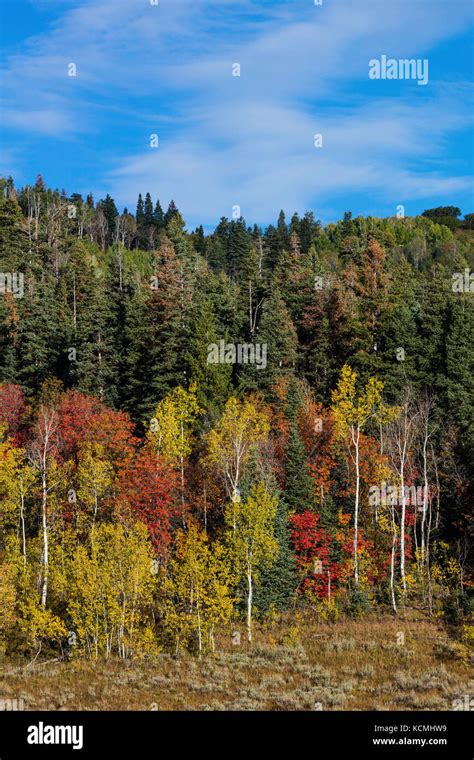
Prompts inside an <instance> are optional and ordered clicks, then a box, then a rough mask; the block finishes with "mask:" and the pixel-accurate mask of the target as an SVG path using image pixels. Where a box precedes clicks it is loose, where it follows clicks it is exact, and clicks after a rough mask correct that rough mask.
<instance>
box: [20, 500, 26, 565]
mask: <svg viewBox="0 0 474 760" xmlns="http://www.w3.org/2000/svg"><path fill="white" fill-rule="evenodd" d="M20 498H21V503H20V522H21V541H22V547H23V564H24V565H26V532H25V495H24V493H23V491H22V492H21V497H20Z"/></svg>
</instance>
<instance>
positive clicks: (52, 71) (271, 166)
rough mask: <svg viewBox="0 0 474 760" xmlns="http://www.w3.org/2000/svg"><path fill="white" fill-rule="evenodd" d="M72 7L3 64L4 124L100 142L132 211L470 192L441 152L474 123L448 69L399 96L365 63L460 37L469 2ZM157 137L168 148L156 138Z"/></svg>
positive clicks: (414, 53)
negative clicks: (318, 143)
mask: <svg viewBox="0 0 474 760" xmlns="http://www.w3.org/2000/svg"><path fill="white" fill-rule="evenodd" d="M34 1H35V2H37V3H41V4H44V3H45V2H46V0H34ZM49 2H51V4H52V5H53V6H54V3H53V2H52V0H49ZM63 8H64V5H63V4H61V6H58V15H57V16H56V17H55V20H54V21H53V23H52V24H51V25H50V26H49V28H48V29H47V30H43V32H42V33H41V34H39V35H38V36H36V37H34V38H30V39H29V40H28V41H27V43H26V44H25V47H24V49H23V50H22V52H21V53H19V54H18V55H16V56H14V57H12V58H10V59H9V60H7V61H6V63H5V65H4V70H3V81H4V88H3V92H4V94H3V107H4V120H5V123H6V124H7V126H10V127H15V128H16V129H17V130H25V131H30V132H31V131H32V132H33V133H37V134H39V135H43V136H46V135H49V136H52V137H54V138H55V139H66V140H67V139H69V140H70V139H73V138H74V139H75V140H76V143H77V141H78V140H81V139H87V140H88V146H89V148H88V149H89V150H90V144H91V140H96V142H97V162H96V171H97V175H96V178H95V182H94V185H95V188H96V189H97V190H98V191H102V190H104V192H105V191H109V190H112V191H113V192H114V193H115V195H116V198H117V200H118V201H119V202H121V203H122V204H124V205H128V206H130V204H131V203H132V202H133V200H134V198H135V197H136V194H137V193H138V192H139V191H140V192H144V191H146V190H150V191H151V192H152V193H153V194H154V195H155V196H157V195H159V196H160V197H161V198H162V199H164V200H170V199H171V198H174V199H175V200H176V202H177V203H178V205H179V206H180V207H181V208H182V209H183V211H184V213H185V215H186V216H187V217H188V219H190V221H191V222H193V221H197V220H204V221H209V222H212V221H215V219H216V218H218V217H219V216H220V215H222V214H226V215H229V214H230V212H231V208H232V206H234V205H239V206H240V207H241V210H242V213H243V214H244V215H245V216H247V217H248V218H249V220H250V219H251V220H257V221H260V222H266V221H268V220H269V219H271V218H273V217H274V216H275V212H276V210H278V209H279V208H281V207H285V208H287V209H291V210H293V209H296V210H299V211H303V210H304V209H305V208H307V207H309V206H311V205H312V204H315V203H317V204H318V207H319V208H325V207H327V208H330V207H331V205H332V204H333V202H334V198H335V197H336V196H340V195H341V194H342V193H344V192H349V191H354V190H357V189H362V190H365V191H369V192H373V193H375V194H377V195H378V197H380V198H382V199H383V201H384V203H386V204H391V203H394V204H395V203H404V202H409V201H410V200H413V199H416V198H418V197H423V198H426V197H433V198H435V197H437V196H440V195H442V194H449V193H450V192H454V191H457V190H463V189H465V188H466V187H467V186H468V179H467V178H466V177H465V176H464V173H462V174H459V169H458V167H454V166H453V167H452V168H450V165H449V158H448V156H447V155H446V151H445V149H446V145H447V141H448V140H449V139H450V137H451V136H452V135H455V134H456V133H457V132H458V131H460V130H463V129H466V128H467V126H468V125H469V123H470V119H471V115H470V112H469V108H468V101H467V99H466V98H465V97H459V92H460V88H461V90H462V87H463V86H462V84H461V85H459V84H457V85H456V86H457V90H456V92H455V93H454V94H453V95H450V93H449V91H447V89H446V84H445V83H444V82H443V81H442V80H443V78H444V72H443V71H436V70H435V71H433V70H432V71H431V76H432V79H431V80H430V86H429V88H417V87H416V83H414V82H405V83H403V85H402V86H400V84H399V83H397V84H395V83H391V84H392V85H393V90H392V92H393V95H391V94H390V93H388V92H387V89H386V88H385V89H384V88H383V86H381V84H380V83H379V82H369V80H368V76H367V72H368V61H369V60H370V58H373V57H377V56H379V55H381V54H382V53H385V54H388V55H393V56H395V57H429V56H430V51H432V50H433V49H435V48H436V46H438V45H440V44H442V43H445V42H446V41H447V40H449V39H450V38H452V37H454V36H455V35H457V34H459V33H461V32H463V31H464V30H465V29H466V27H467V26H468V25H469V23H471V22H472V9H471V5H470V2H467V0H466V1H465V0H457V2H456V11H455V12H453V9H452V7H451V6H450V4H448V3H426V2H425V0H410V2H405V0H398V2H395V1H394V0H392V1H391V2H386V3H384V4H383V11H382V9H381V7H380V2H373V0H364V1H363V2H358V3H354V2H347V1H341V0H340V1H339V2H337V3H324V4H323V5H322V6H314V5H313V4H312V3H310V2H306V0H305V1H304V2H303V1H302V2H292V3H287V2H280V1H279V0H275V2H273V3H267V2H257V1H256V0H219V2H217V0H212V1H211V0H200V2H195V0H160V2H159V5H158V6H151V5H150V4H148V3H147V2H143V0H120V2H117V1H116V0H94V1H92V0H82V2H78V3H77V4H76V6H75V7H74V8H73V9H67V8H66V10H63V11H62V12H60V9H63ZM71 62H74V63H75V64H76V66H77V76H76V77H75V78H74V77H68V75H67V66H68V64H69V63H71ZM235 62H238V63H239V64H240V65H241V76H240V77H233V76H232V70H231V66H232V64H233V63H235ZM397 88H398V89H397ZM422 90H423V91H424V92H421V91H422ZM425 90H426V91H425ZM84 132H87V133H89V134H88V136H87V138H83V137H81V135H83V134H84ZM155 132H158V133H159V135H160V147H159V148H158V149H157V150H154V149H152V148H150V147H149V142H148V141H149V135H150V134H151V133H155ZM315 133H321V134H322V135H323V148H321V149H318V148H315V146H314V142H313V140H314V134H315ZM104 135H107V138H108V142H107V143H106V141H105V138H104ZM437 152H438V153H439V155H440V160H439V162H437V161H436V160H433V157H434V158H435V157H436V154H437Z"/></svg>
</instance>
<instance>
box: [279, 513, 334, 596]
mask: <svg viewBox="0 0 474 760" xmlns="http://www.w3.org/2000/svg"><path fill="white" fill-rule="evenodd" d="M291 525H292V534H291V540H292V543H293V547H294V550H295V556H296V565H297V567H298V569H299V570H300V572H301V573H302V574H303V575H304V578H303V581H302V584H301V589H302V591H303V592H305V591H309V590H311V591H313V592H314V593H316V594H317V595H318V596H320V597H322V598H325V597H327V595H328V585H329V577H330V578H331V588H334V584H335V582H336V581H337V580H338V578H339V574H340V573H339V566H338V565H337V563H334V562H331V560H330V549H331V536H330V535H329V533H328V532H327V530H325V529H324V528H322V527H319V515H317V514H315V513H314V512H303V514H301V515H294V516H293V517H292V518H291ZM328 573H329V575H328Z"/></svg>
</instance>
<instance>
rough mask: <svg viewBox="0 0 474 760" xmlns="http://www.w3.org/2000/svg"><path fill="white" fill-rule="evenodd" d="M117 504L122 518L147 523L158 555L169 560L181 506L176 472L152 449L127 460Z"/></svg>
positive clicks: (119, 477)
mask: <svg viewBox="0 0 474 760" xmlns="http://www.w3.org/2000/svg"><path fill="white" fill-rule="evenodd" d="M117 506H118V510H119V513H120V514H121V516H122V517H125V518H127V517H128V518H130V517H131V518H135V519H138V520H141V521H142V522H144V523H145V525H147V527H148V530H149V533H150V537H151V540H152V542H153V546H154V547H155V551H156V553H157V556H159V557H160V558H161V559H162V560H163V561H165V560H166V558H167V554H168V550H169V547H170V544H171V541H172V528H173V525H174V524H175V523H177V522H178V517H180V516H181V509H178V507H177V499H176V475H175V474H174V473H173V472H171V471H170V470H169V469H168V468H165V467H163V465H162V463H161V462H160V461H159V460H157V457H156V455H155V454H153V452H152V451H151V450H150V449H149V448H146V447H145V448H143V449H141V450H140V451H138V453H137V454H136V455H135V456H133V457H129V458H128V459H127V460H126V461H125V462H124V463H123V467H122V469H121V470H120V472H119V474H118V479H117Z"/></svg>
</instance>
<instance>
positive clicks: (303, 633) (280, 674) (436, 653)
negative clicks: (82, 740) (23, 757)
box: [0, 611, 474, 711]
mask: <svg viewBox="0 0 474 760" xmlns="http://www.w3.org/2000/svg"><path fill="white" fill-rule="evenodd" d="M293 621H294V617H293ZM237 630H238V627H235V626H234V628H233V629H230V630H229V631H228V633H226V634H221V636H220V638H219V639H218V640H217V651H216V653H215V654H213V655H207V656H206V657H203V658H202V659H201V660H199V659H197V658H196V657H192V656H191V655H186V654H184V655H181V656H179V657H173V656H170V655H167V654H162V655H159V656H158V657H156V658H155V659H154V660H148V661H140V662H123V661H119V660H112V661H109V662H104V661H99V662H95V661H85V660H72V661H69V662H55V661H43V662H41V661H40V660H39V659H38V660H37V661H36V662H35V663H34V665H31V664H27V663H21V664H20V663H16V664H12V663H2V664H1V665H0V684H1V686H0V698H2V699H3V700H5V699H6V700H8V699H11V700H17V701H18V703H19V704H21V706H22V708H23V709H25V710H252V711H254V710H452V709H453V700H456V699H463V700H466V695H472V694H473V692H474V682H473V681H472V680H470V676H471V670H470V666H469V650H468V648H467V647H466V646H465V645H464V644H462V643H460V642H458V641H456V640H455V639H453V638H452V637H451V636H450V635H449V633H448V631H447V630H446V628H445V627H444V626H443V625H442V624H441V623H438V622H437V621H433V620H429V619H427V618H425V617H423V615H422V614H421V613H418V612H413V611H412V612H409V613H407V614H406V616H405V618H404V619H403V620H402V619H400V618H398V619H394V618H393V617H390V616H388V615H387V616H379V617H376V616H373V617H368V618H365V619H364V620H356V621H352V620H350V621H347V620H345V621H339V622H337V623H335V624H321V623H316V622H315V621H311V620H310V619H308V618H306V619H305V618H303V617H301V616H298V615H297V618H296V623H295V624H294V625H292V627H289V626H288V624H287V623H286V622H285V620H284V619H282V620H280V621H274V622H272V623H271V624H267V625H266V626H265V627H264V628H256V631H255V640H254V642H253V644H252V646H251V647H250V646H249V645H248V644H247V642H246V641H245V636H244V630H243V628H242V629H241V643H240V644H235V643H233V641H236V640H237V639H238V637H237V636H235V635H233V634H234V633H235V631H237ZM467 699H469V696H468V697H467ZM20 700H22V702H19V701H20ZM454 704H455V703H454Z"/></svg>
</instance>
